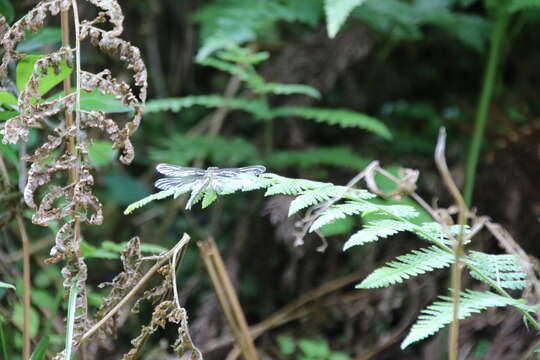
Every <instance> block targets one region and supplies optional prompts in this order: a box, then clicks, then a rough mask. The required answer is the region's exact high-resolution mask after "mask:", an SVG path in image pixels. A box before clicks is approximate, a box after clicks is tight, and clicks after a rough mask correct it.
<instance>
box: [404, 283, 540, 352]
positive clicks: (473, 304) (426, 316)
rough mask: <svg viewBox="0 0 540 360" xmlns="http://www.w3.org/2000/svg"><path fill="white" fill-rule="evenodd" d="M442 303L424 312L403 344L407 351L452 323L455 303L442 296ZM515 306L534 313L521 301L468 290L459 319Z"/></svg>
mask: <svg viewBox="0 0 540 360" xmlns="http://www.w3.org/2000/svg"><path fill="white" fill-rule="evenodd" d="M440 299H441V300H442V301H437V302H435V303H433V304H431V305H429V306H428V307H427V308H425V309H424V310H422V312H421V313H420V316H418V320H417V321H416V323H415V324H414V325H413V326H412V328H411V331H410V332H409V334H408V335H407V337H406V338H405V340H403V342H402V343H401V348H402V349H405V348H406V347H407V346H409V345H410V344H412V343H414V342H417V341H420V340H423V339H425V338H427V337H429V336H431V335H433V334H435V333H436V332H438V331H439V330H440V329H442V328H443V327H445V326H446V325H448V324H450V323H451V322H452V315H453V311H452V309H453V303H452V298H450V297H447V296H441V297H440ZM506 306H514V307H517V308H519V309H520V310H522V311H527V312H534V311H535V309H534V307H532V306H528V305H526V304H523V303H522V302H521V301H520V300H517V299H513V298H511V297H506V296H501V295H497V294H494V293H492V292H489V291H486V292H480V291H471V290H467V291H466V292H463V293H461V299H460V302H459V319H460V320H463V319H465V318H468V317H469V316H471V315H472V314H475V313H479V312H481V311H482V310H485V309H487V308H490V307H506Z"/></svg>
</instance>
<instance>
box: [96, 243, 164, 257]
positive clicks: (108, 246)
mask: <svg viewBox="0 0 540 360" xmlns="http://www.w3.org/2000/svg"><path fill="white" fill-rule="evenodd" d="M127 244H128V243H127V242H126V241H124V242H121V243H116V242H112V241H109V240H105V241H103V242H102V243H101V248H102V249H104V250H107V251H114V252H115V253H118V254H120V253H122V251H124V250H125V248H126V246H127ZM140 249H141V252H143V253H150V254H162V253H164V252H166V251H167V250H168V249H167V248H165V247H163V246H160V245H156V244H141V245H140Z"/></svg>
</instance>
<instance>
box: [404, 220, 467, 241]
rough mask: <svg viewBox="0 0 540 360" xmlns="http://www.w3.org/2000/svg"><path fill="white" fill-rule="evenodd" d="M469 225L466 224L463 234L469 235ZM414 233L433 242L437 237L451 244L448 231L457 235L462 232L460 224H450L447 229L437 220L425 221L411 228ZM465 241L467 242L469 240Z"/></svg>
mask: <svg viewBox="0 0 540 360" xmlns="http://www.w3.org/2000/svg"><path fill="white" fill-rule="evenodd" d="M469 230H470V229H469V226H468V225H464V226H463V235H464V236H465V235H467V234H468V232H469ZM411 231H413V232H414V233H416V234H417V235H418V236H419V237H420V238H422V239H424V240H427V241H430V242H432V241H433V239H436V240H437V241H439V242H440V243H443V244H445V245H451V243H450V240H449V238H448V234H447V232H446V231H448V232H450V234H451V235H454V236H457V235H459V233H460V232H461V226H460V225H451V226H448V227H447V229H446V228H443V227H442V226H441V224H439V223H436V222H428V223H423V224H422V225H420V226H418V227H415V228H413V229H411ZM469 241H470V240H468V241H467V242H465V243H466V244H467V243H468V242H469Z"/></svg>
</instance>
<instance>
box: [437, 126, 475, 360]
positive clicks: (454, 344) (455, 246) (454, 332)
mask: <svg viewBox="0 0 540 360" xmlns="http://www.w3.org/2000/svg"><path fill="white" fill-rule="evenodd" d="M445 148H446V130H445V129H444V128H441V129H440V130H439V139H438V140H437V146H436V148H435V164H436V165H437V169H438V170H439V173H440V174H441V177H442V179H443V182H444V184H445V185H446V187H447V189H448V191H449V192H450V194H451V195H452V197H453V198H454V201H455V202H456V204H457V206H458V209H459V213H458V224H459V234H458V236H457V238H456V239H455V240H454V241H453V243H452V251H453V253H454V262H453V263H452V271H451V288H452V324H451V325H450V336H449V339H448V354H449V355H448V359H449V360H457V358H458V350H459V301H460V298H461V269H462V263H461V256H462V255H463V235H464V234H463V233H464V231H463V228H464V226H465V222H466V218H467V213H468V209H467V205H466V204H465V200H464V199H463V196H461V193H460V192H459V189H458V187H457V185H456V183H455V182H454V180H453V179H452V175H451V174H450V170H449V169H448V165H447V164H446V158H445V154H444V151H445Z"/></svg>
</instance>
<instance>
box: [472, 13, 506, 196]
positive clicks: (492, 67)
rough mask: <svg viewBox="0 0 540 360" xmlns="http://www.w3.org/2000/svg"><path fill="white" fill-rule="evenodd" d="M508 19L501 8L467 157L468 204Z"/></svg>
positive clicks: (492, 35)
mask: <svg viewBox="0 0 540 360" xmlns="http://www.w3.org/2000/svg"><path fill="white" fill-rule="evenodd" d="M508 19H509V14H508V12H506V11H505V10H504V9H503V10H500V11H499V12H498V14H497V16H496V19H495V28H494V29H493V32H492V34H491V46H490V50H489V55H488V59H487V65H486V70H485V73H484V82H483V84H482V92H481V93H480V99H479V101H478V108H477V111H476V117H475V121H474V133H473V138H472V140H471V145H470V148H469V154H468V157H467V169H466V173H465V189H464V196H465V202H466V204H467V205H468V206H471V201H472V196H473V188H474V181H475V177H476V167H477V165H478V156H479V154H480V147H481V146H482V140H483V137H484V130H485V127H486V121H487V115H488V108H489V104H490V102H491V97H492V95H493V86H494V83H495V76H496V75H497V65H498V63H499V59H500V53H501V51H500V49H501V45H502V43H503V41H504V39H505V34H506V29H507V26H508Z"/></svg>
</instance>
